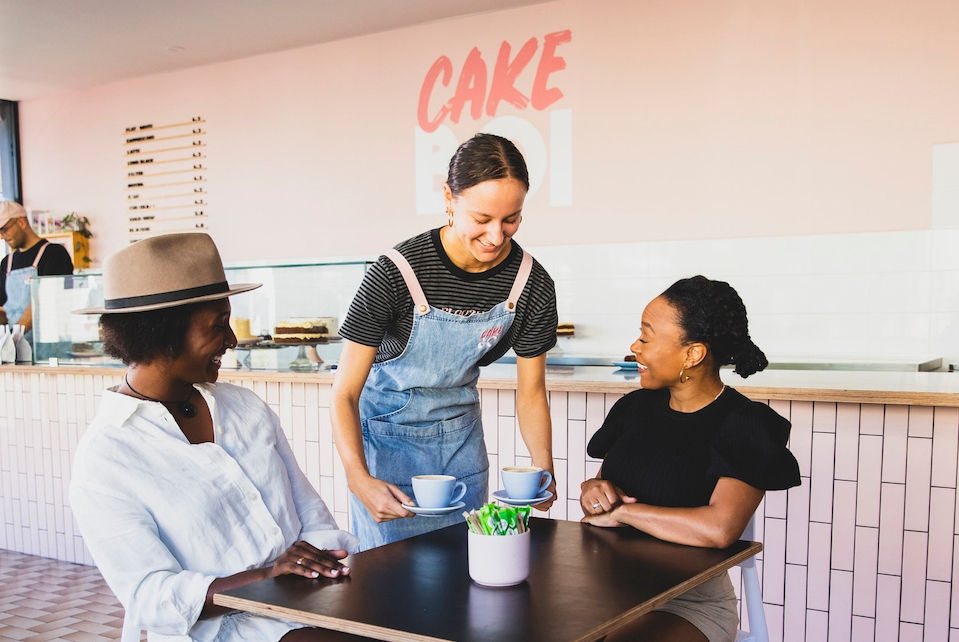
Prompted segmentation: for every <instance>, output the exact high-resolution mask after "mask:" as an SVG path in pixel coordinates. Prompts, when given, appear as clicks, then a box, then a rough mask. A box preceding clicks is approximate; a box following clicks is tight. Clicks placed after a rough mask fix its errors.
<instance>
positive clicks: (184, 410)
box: [123, 373, 196, 419]
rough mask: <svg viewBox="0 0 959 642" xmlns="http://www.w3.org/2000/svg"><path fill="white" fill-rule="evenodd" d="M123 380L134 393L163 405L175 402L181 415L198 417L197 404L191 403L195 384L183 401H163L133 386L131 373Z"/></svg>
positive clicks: (188, 417) (174, 405)
mask: <svg viewBox="0 0 959 642" xmlns="http://www.w3.org/2000/svg"><path fill="white" fill-rule="evenodd" d="M123 380H124V381H125V382H126V384H127V388H129V389H130V390H131V391H133V394H135V395H139V396H140V397H142V398H144V399H146V400H147V401H155V402H157V403H162V404H163V405H167V404H173V407H174V408H175V409H176V411H177V412H178V413H180V414H181V415H183V416H184V417H186V418H187V419H191V418H193V417H196V406H194V405H193V404H192V403H190V397H192V396H193V393H194V391H195V390H196V388H194V387H193V386H190V394H188V395H187V396H186V399H184V400H183V401H161V400H160V399H154V398H153V397H148V396H147V395H145V394H143V393H142V392H140V391H139V390H137V389H136V388H134V387H133V386H131V385H130V375H129V373H127V374H124V375H123Z"/></svg>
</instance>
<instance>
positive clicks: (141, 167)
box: [123, 116, 209, 243]
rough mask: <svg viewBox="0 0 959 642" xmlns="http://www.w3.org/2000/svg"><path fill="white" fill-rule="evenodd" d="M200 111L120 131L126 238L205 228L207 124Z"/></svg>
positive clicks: (206, 223) (206, 220)
mask: <svg viewBox="0 0 959 642" xmlns="http://www.w3.org/2000/svg"><path fill="white" fill-rule="evenodd" d="M205 123H206V120H204V119H203V118H202V117H201V116H194V117H193V118H191V119H189V120H184V121H183V122H177V123H168V124H154V123H147V124H143V125H133V126H130V127H127V128H126V129H124V131H123V152H124V163H125V165H124V168H125V176H124V192H125V194H126V204H125V205H126V212H127V220H128V223H129V225H128V226H127V227H128V238H129V241H130V242H131V243H134V242H136V241H139V240H141V239H144V238H147V237H150V236H156V235H158V234H169V233H172V232H195V231H201V230H202V231H208V230H209V218H208V214H207V189H206V182H207V179H206V173H207V165H206V129H205V127H204V124H205Z"/></svg>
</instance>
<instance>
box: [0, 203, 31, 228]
mask: <svg viewBox="0 0 959 642" xmlns="http://www.w3.org/2000/svg"><path fill="white" fill-rule="evenodd" d="M14 218H27V210H25V209H23V205H21V204H20V203H18V202H16V201H0V227H3V226H4V225H6V224H7V223H8V222H9V221H10V219H14Z"/></svg>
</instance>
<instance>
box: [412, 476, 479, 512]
mask: <svg viewBox="0 0 959 642" xmlns="http://www.w3.org/2000/svg"><path fill="white" fill-rule="evenodd" d="M413 494H414V495H415V496H416V505H417V506H419V507H420V508H446V507H447V506H452V505H453V504H455V503H456V502H458V501H459V500H461V499H463V495H465V494H466V484H464V483H463V482H458V481H456V478H455V477H453V476H452V475H416V476H415V477H413Z"/></svg>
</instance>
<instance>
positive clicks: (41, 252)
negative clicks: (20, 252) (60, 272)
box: [11, 241, 50, 270]
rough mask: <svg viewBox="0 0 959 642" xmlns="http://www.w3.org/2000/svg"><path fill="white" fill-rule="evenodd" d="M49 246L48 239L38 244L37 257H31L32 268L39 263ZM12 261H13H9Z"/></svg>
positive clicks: (35, 267)
mask: <svg viewBox="0 0 959 642" xmlns="http://www.w3.org/2000/svg"><path fill="white" fill-rule="evenodd" d="M48 247H50V241H44V242H43V245H41V246H40V251H39V252H37V258H35V259H33V269H34V270H36V269H37V266H38V265H40V259H42V258H43V253H44V252H46V251H47V248H48ZM11 263H13V261H11Z"/></svg>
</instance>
